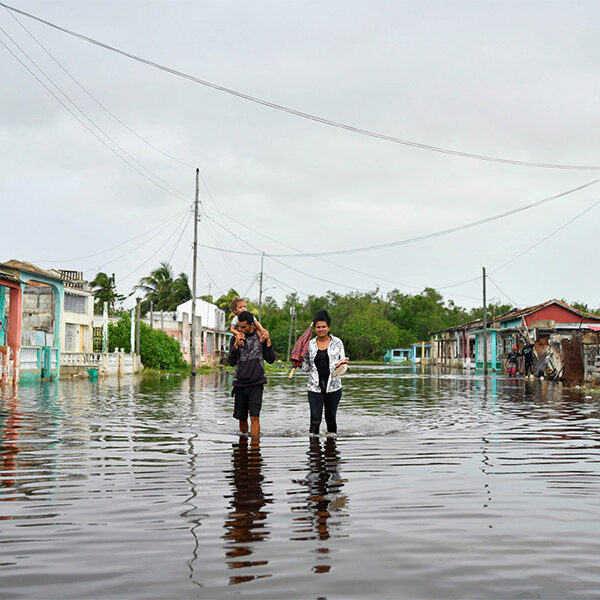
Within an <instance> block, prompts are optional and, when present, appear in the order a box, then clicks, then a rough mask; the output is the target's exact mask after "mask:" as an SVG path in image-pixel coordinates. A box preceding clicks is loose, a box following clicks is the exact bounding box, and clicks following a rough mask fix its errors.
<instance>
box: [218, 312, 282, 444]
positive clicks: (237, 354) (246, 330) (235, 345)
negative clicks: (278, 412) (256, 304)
mask: <svg viewBox="0 0 600 600" xmlns="http://www.w3.org/2000/svg"><path fill="white" fill-rule="evenodd" d="M237 327H238V331H239V332H240V333H243V334H244V345H243V346H242V345H240V343H239V342H240V338H236V337H233V338H231V342H230V345H229V356H228V357H227V358H228V360H229V364H230V365H231V366H232V367H233V366H235V374H234V376H233V392H232V393H231V395H232V396H234V397H235V408H234V411H233V417H234V419H237V420H238V421H239V422H240V431H241V432H242V433H247V432H248V413H250V434H251V435H253V436H258V435H259V434H260V409H261V406H262V396H263V386H264V385H265V383H267V377H266V375H265V366H264V362H263V361H265V360H266V361H267V362H268V363H270V364H273V363H274V362H275V351H274V350H273V346H272V345H271V338H270V337H269V334H268V332H265V335H264V337H263V339H262V340H261V339H259V337H258V335H257V334H256V327H255V325H254V315H253V314H252V313H250V312H248V311H244V312H241V313H240V314H239V315H238V324H237Z"/></svg>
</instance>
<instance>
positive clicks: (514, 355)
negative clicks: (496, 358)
mask: <svg viewBox="0 0 600 600" xmlns="http://www.w3.org/2000/svg"><path fill="white" fill-rule="evenodd" d="M518 359H519V353H518V352H517V347H516V346H513V347H512V350H511V351H510V352H509V353H508V374H509V376H511V377H514V376H515V375H516V374H517V361H518Z"/></svg>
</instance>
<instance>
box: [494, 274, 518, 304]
mask: <svg viewBox="0 0 600 600" xmlns="http://www.w3.org/2000/svg"><path fill="white" fill-rule="evenodd" d="M486 278H487V279H489V280H490V281H491V282H492V284H493V285H494V287H495V288H496V289H497V290H498V291H499V292H500V293H501V294H502V295H503V296H505V297H506V298H508V300H510V302H512V304H513V306H516V307H517V308H518V307H519V306H520V304H519V303H518V302H515V301H514V300H513V299H512V298H511V297H510V296H509V295H508V294H507V293H506V292H505V291H504V290H503V289H502V288H501V287H500V286H499V285H498V284H497V283H496V282H495V281H494V280H493V279H492V278H491V277H490V276H489V274H488V275H486Z"/></svg>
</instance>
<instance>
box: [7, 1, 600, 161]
mask: <svg viewBox="0 0 600 600" xmlns="http://www.w3.org/2000/svg"><path fill="white" fill-rule="evenodd" d="M0 6H4V7H5V8H6V9H8V10H10V11H13V12H16V13H19V14H21V15H23V16H25V17H28V18H30V19H33V20H35V21H38V22H39V23H43V24H44V25H47V26H48V27H52V28H53V29H57V30H58V31H62V32H63V33H66V34H68V35H70V36H73V37H76V38H79V39H81V40H84V41H86V42H89V43H90V44H94V45H96V46H99V47H101V48H104V49H105V50H110V51H111V52H115V53H117V54H120V55H121V56H125V57H127V58H130V59H132V60H135V61H137V62H140V63H143V64H145V65H147V66H150V67H153V68H155V69H159V70H161V71H164V72H166V73H170V74H171V75H175V76H177V77H182V78H184V79H187V80H189V81H193V82H194V83H198V84H200V85H203V86H205V87H208V88H211V89H214V90H217V91H219V92H224V93H226V94H230V95H232V96H236V97H237V98H241V99H243V100H248V101H249V102H254V103H256V104H260V105H262V106H265V107H267V108H271V109H274V110H278V111H282V112H285V113H288V114H291V115H294V116H296V117H300V118H302V119H307V120H310V121H314V122H316V123H321V124H322V125H328V126H330V127H336V128H339V129H343V130H346V131H350V132H352V133H357V134H360V135H364V136H368V137H372V138H376V139H379V140H384V141H388V142H393V143H396V144H401V145H404V146H410V147H412V148H419V149H421V150H429V151H432V152H439V153H442V154H449V155H452V156H459V157H462V158H470V159H476V160H483V161H487V162H494V163H502V164H510V165H517V166H523V167H538V168H546V169H575V170H586V171H598V170H600V166H596V165H568V164H554V163H545V162H531V161H524V160H513V159H509V158H502V157H494V156H488V155H485V154H475V153H471V152H463V151H460V150H453V149H451V148H444V147H442V146H434V145H431V144H425V143H422V142H415V141H411V140H404V139H401V138H398V137H394V136H390V135H386V134H383V133H377V132H375V131H371V130H368V129H362V128H360V127H356V126H354V125H348V124H346V123H341V122H339V121H333V120H331V119H326V118H324V117H319V116H318V115H313V114H311V113H307V112H303V111H300V110H297V109H294V108H290V107H288V106H284V105H283V104H277V103H275V102H271V101H269V100H265V99H262V98H258V97H256V96H251V95H250V94H246V93H244V92H240V91H238V90H234V89H232V88H228V87H225V86H222V85H219V84H217V83H213V82H210V81H207V80H204V79H199V78H198V77H194V76H193V75H190V74H188V73H184V72H183V71H179V70H177V69H173V68H171V67H167V66H165V65H161V64H159V63H157V62H154V61H151V60H149V59H147V58H143V57H141V56H137V55H135V54H132V53H130V52H126V51H125V50H120V49H119V48H116V47H115V46H111V45H109V44H106V43H104V42H100V41H98V40H95V39H93V38H91V37H88V36H86V35H83V34H81V33H77V32H75V31H72V30H70V29H67V28H65V27H61V26H60V25H57V24H55V23H52V22H50V21H47V20H45V19H42V18H41V17H37V16H35V15H33V14H31V13H28V12H25V11H23V10H19V9H18V8H14V7H12V6H9V5H8V4H5V3H4V2H0Z"/></svg>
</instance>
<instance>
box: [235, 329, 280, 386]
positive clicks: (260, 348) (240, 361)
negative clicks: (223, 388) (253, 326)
mask: <svg viewBox="0 0 600 600" xmlns="http://www.w3.org/2000/svg"><path fill="white" fill-rule="evenodd" d="M234 343H235V338H233V337H232V338H231V340H230V342H229V355H228V357H227V360H228V361H229V364H230V365H231V366H232V367H233V366H235V374H234V376H233V387H246V386H249V385H260V384H262V383H267V377H266V375H265V367H264V363H263V361H264V360H266V361H267V362H268V363H269V364H273V363H274V362H275V350H273V346H272V345H271V347H268V346H267V342H266V341H264V342H262V344H261V342H260V341H259V339H258V335H256V333H249V334H246V339H245V340H244V345H243V346H240V347H239V348H234V347H233V345H234Z"/></svg>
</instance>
